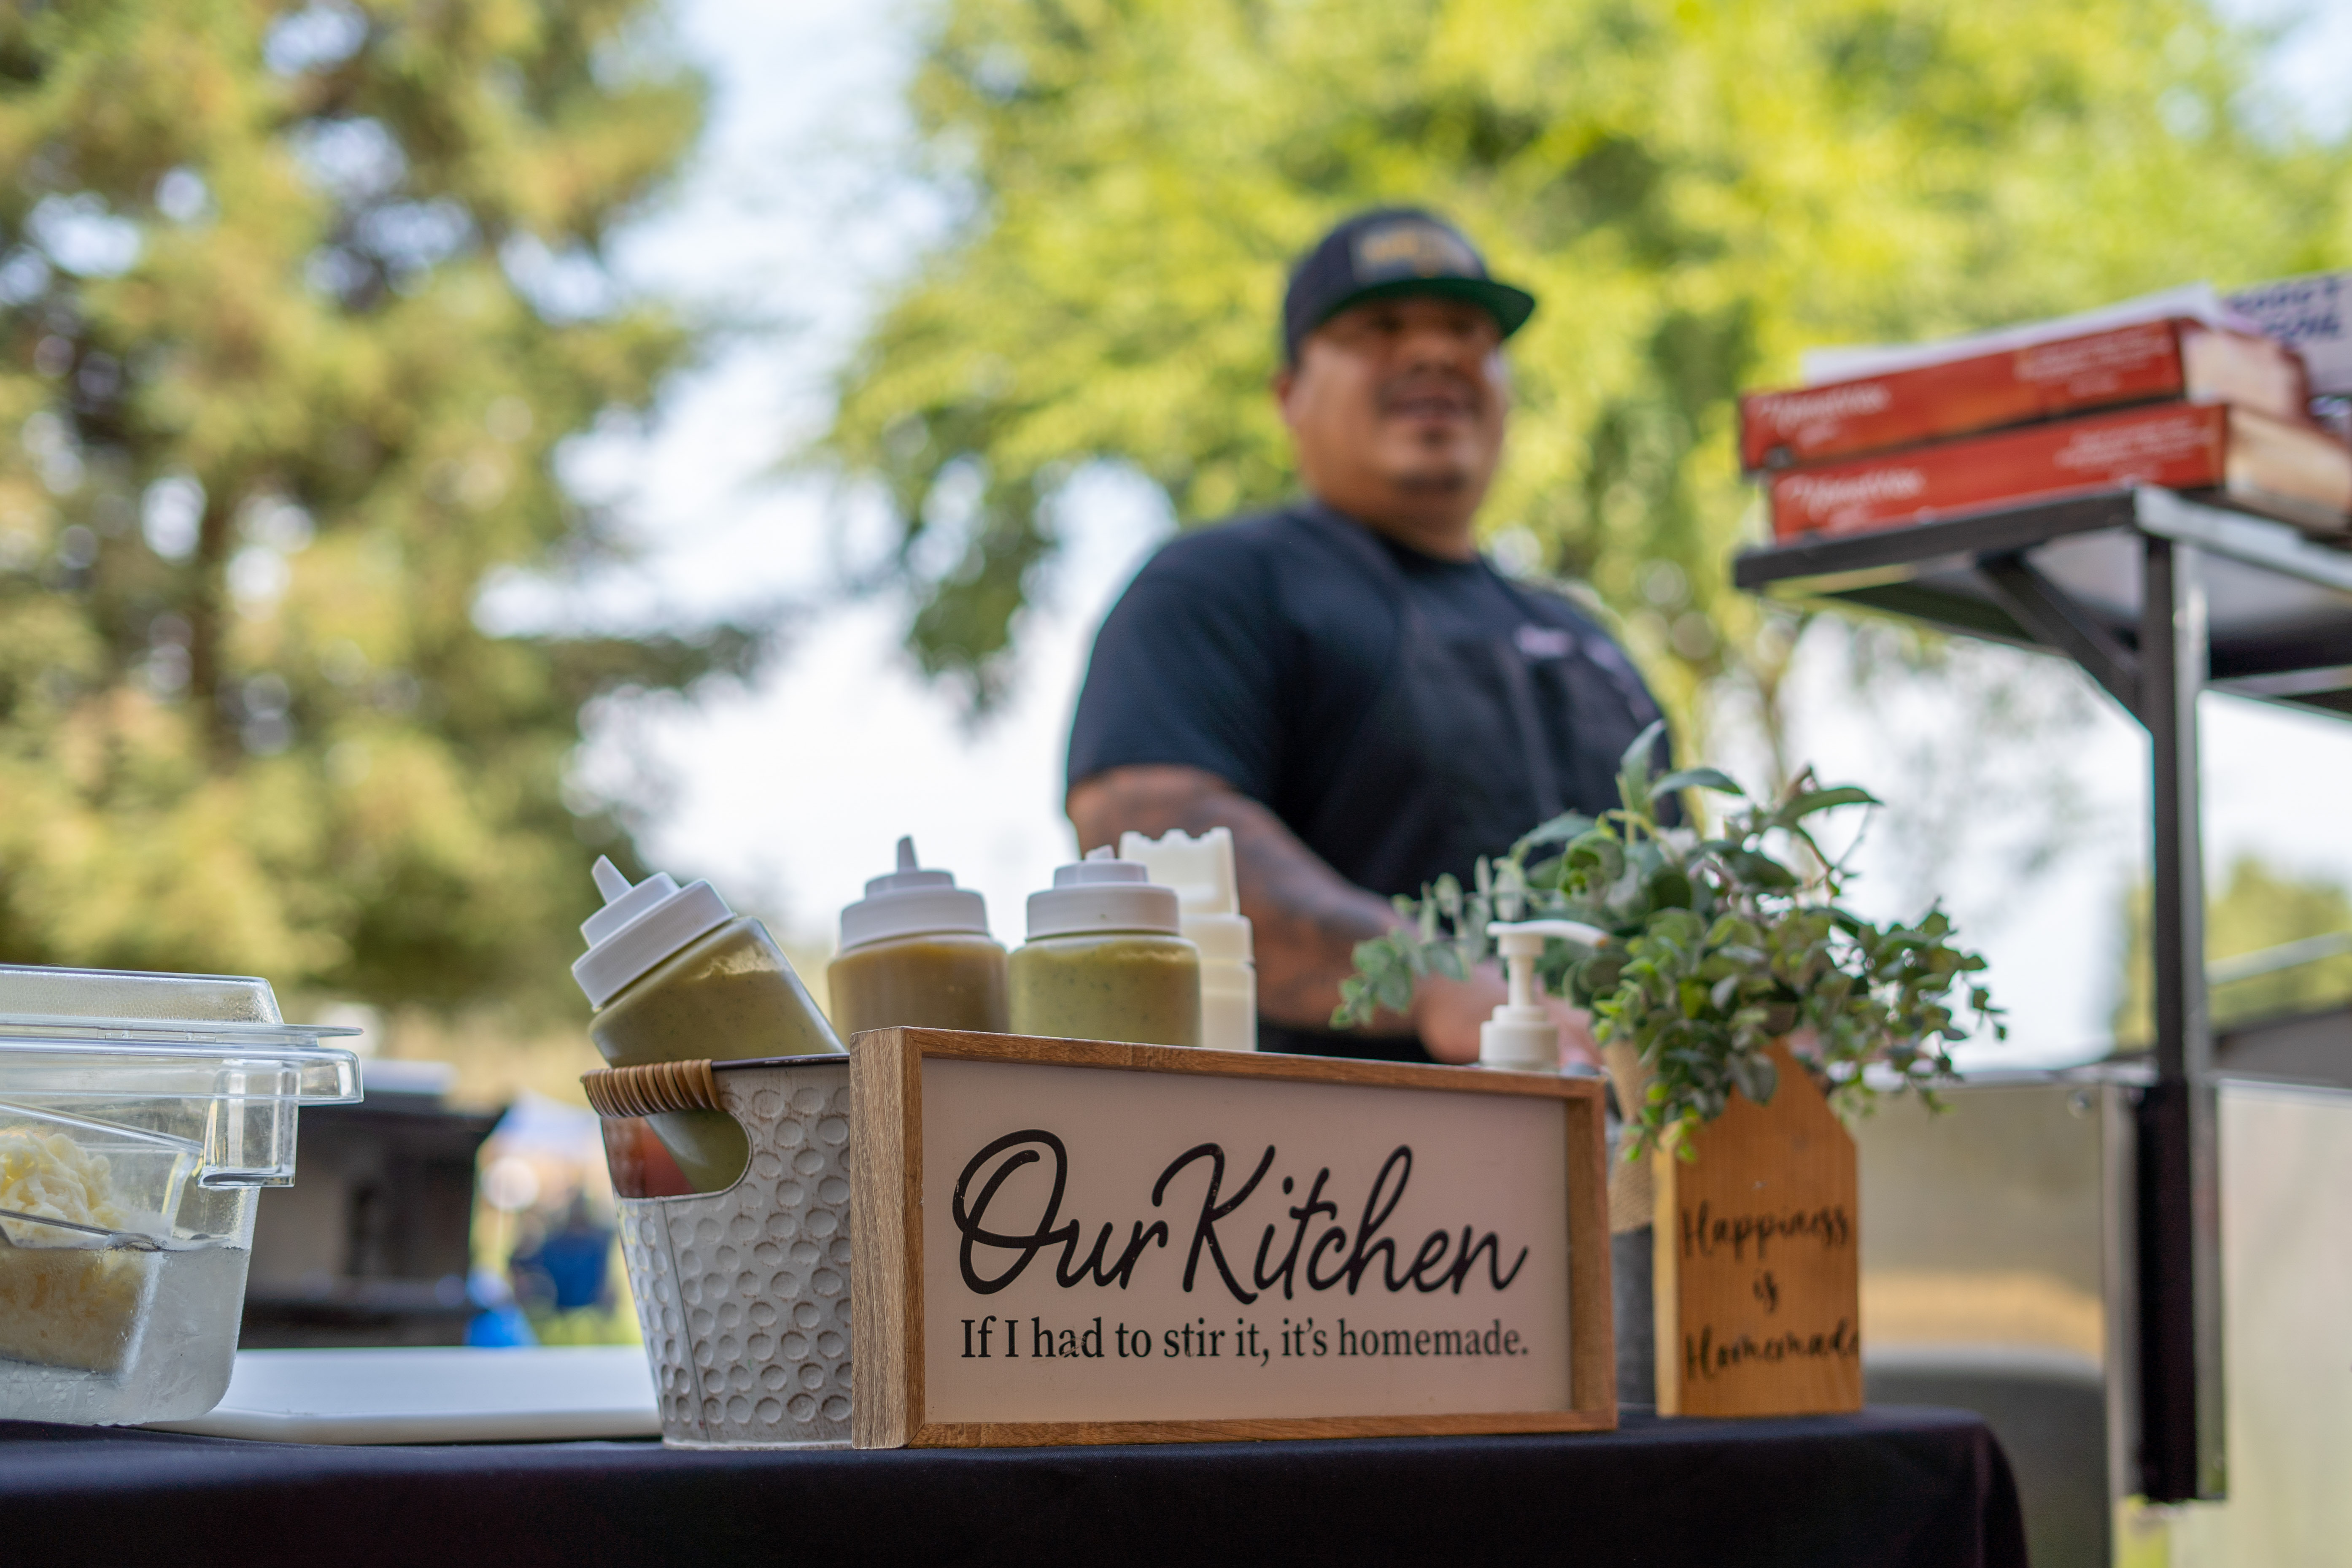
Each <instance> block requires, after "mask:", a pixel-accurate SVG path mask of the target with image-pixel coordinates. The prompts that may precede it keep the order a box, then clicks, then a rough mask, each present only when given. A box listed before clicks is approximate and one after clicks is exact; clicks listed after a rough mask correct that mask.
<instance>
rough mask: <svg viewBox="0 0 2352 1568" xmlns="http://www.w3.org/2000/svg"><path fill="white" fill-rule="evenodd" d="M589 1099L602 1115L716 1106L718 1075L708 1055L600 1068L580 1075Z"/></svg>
mask: <svg viewBox="0 0 2352 1568" xmlns="http://www.w3.org/2000/svg"><path fill="white" fill-rule="evenodd" d="M580 1087H581V1088H583V1089H586V1090H587V1091H588V1103H589V1104H590V1105H593V1106H594V1107H595V1108H596V1114H597V1115H599V1116H604V1117H614V1118H619V1117H625V1116H654V1115H658V1114H659V1113H661V1112H662V1111H665V1110H720V1109H723V1108H722V1107H721V1106H720V1105H719V1079H718V1076H717V1075H716V1074H714V1073H713V1072H712V1071H711V1070H710V1061H709V1058H707V1057H706V1058H702V1059H701V1060H698V1061H690V1062H646V1063H645V1064H644V1065H643V1066H641V1067H633V1068H597V1069H596V1070H595V1071H594V1072H587V1073H582V1074H581V1075H580Z"/></svg>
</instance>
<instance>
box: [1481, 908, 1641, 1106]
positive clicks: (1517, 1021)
mask: <svg viewBox="0 0 2352 1568" xmlns="http://www.w3.org/2000/svg"><path fill="white" fill-rule="evenodd" d="M1486 934H1487V935H1488V936H1491V937H1493V938H1494V939H1495V945H1496V947H1497V948H1499V949H1500V950H1501V951H1502V954H1503V967H1504V972H1505V974H1506V976H1507V979H1508V982H1509V984H1510V988H1511V992H1510V996H1509V999H1508V1000H1507V1001H1506V1002H1504V1004H1503V1005H1501V1006H1499V1007H1497V1008H1496V1009H1495V1015H1494V1016H1493V1017H1491V1018H1489V1019H1487V1020H1486V1023H1484V1024H1482V1025H1480V1026H1479V1027H1478V1065H1479V1066H1480V1067H1486V1068H1510V1069H1512V1070H1513V1071H1516V1072H1558V1071H1559V1029H1558V1028H1556V1027H1555V1026H1553V1024H1552V1021H1551V1015H1550V1014H1549V1013H1548V1012H1546V1011H1545V1010H1544V1005H1543V992H1542V988H1541V987H1540V986H1539V985H1538V984H1537V982H1536V960H1537V959H1538V958H1541V957H1542V956H1543V950H1544V943H1545V942H1547V941H1549V939H1551V938H1553V937H1559V938H1560V939H1562V940H1563V941H1567V942H1582V943H1583V944H1584V945H1585V946H1587V947H1599V946H1600V945H1601V943H1603V942H1607V941H1608V940H1609V933H1608V932H1607V931H1601V930H1600V929H1598V928H1597V927H1594V926H1589V925H1585V924H1582V923H1581V922H1580V921H1496V922H1495V923H1494V924H1492V925H1490V926H1488V927H1487V928H1486Z"/></svg>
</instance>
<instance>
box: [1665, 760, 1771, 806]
mask: <svg viewBox="0 0 2352 1568" xmlns="http://www.w3.org/2000/svg"><path fill="white" fill-rule="evenodd" d="M1682 789H1711V790H1717V791H1720V792H1721V793H1722V794H1725V795H1747V793H1748V792H1747V791H1746V790H1744V789H1741V788H1740V787H1739V785H1738V784H1737V783H1735V782H1734V781H1733V779H1732V777H1731V775H1730V774H1729V773H1725V772H1724V771H1723V770H1722V769H1721V768H1678V769H1676V770H1675V772H1673V773H1668V774H1666V775H1665V776H1664V778H1662V779H1659V780H1658V781H1657V782H1656V783H1654V784H1651V785H1650V796H1649V798H1650V799H1651V800H1653V801H1654V800H1656V799H1658V798H1659V797H1660V796H1661V795H1672V794H1674V793H1675V791H1676V790H1682Z"/></svg>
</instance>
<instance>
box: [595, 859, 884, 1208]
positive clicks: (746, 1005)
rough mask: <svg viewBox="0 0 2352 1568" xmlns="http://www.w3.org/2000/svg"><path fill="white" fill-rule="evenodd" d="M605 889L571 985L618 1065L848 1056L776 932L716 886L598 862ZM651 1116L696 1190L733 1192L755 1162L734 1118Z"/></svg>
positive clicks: (599, 883) (599, 1044) (713, 1113)
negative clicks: (730, 903)
mask: <svg viewBox="0 0 2352 1568" xmlns="http://www.w3.org/2000/svg"><path fill="white" fill-rule="evenodd" d="M596 887H597V890H598V891H600V892H602V893H603V894H604V908H603V909H601V910H597V911H596V912H595V913H594V914H593V915H590V916H589V917H588V919H587V920H586V921H583V923H582V925H581V927H580V934H581V935H583V936H584V937H586V938H587V939H588V951H587V952H585V953H583V954H582V955H581V956H580V957H579V958H578V959H577V960H575V961H574V962H573V963H572V978H573V979H574V980H577V981H578V982H579V983H580V989H581V990H583V991H584V992H586V993H587V994H588V1005H590V1006H592V1007H593V1008H595V1009H596V1015H595V1016H594V1017H593V1018H591V1019H590V1020H589V1021H588V1035H589V1037H590V1038H591V1039H593V1040H594V1041H595V1042H596V1048H597V1049H598V1050H600V1051H602V1052H603V1053H604V1059H605V1060H606V1061H608V1062H610V1063H612V1064H613V1066H614V1067H616V1068H623V1067H637V1066H640V1065H642V1064H644V1063H646V1062H675V1061H692V1060H694V1059H696V1058H710V1059H712V1060H714V1061H738V1060H741V1059H743V1058H747V1057H812V1056H823V1055H825V1054H826V1053H829V1052H838V1051H839V1050H840V1049H841V1041H840V1040H839V1039H838V1038H837V1037H835V1035H834V1032H833V1026H831V1025H830V1024H827V1023H826V1022H825V1021H824V1014H823V1013H821V1012H819V1011H818V1010H817V1005H816V1003H815V1001H814V1000H813V999H812V998H811V997H810V995H809V994H808V989H807V987H805V986H803V984H801V977H800V976H799V975H797V974H795V973H793V966H792V964H791V963H789V962H788V961H787V960H786V959H785V957H784V955H783V952H782V950H781V949H780V948H778V947H777V946H776V943H775V939H774V938H772V937H771V936H770V935H769V934H768V928H767V927H765V926H763V925H761V923H760V922H759V921H755V920H752V919H751V918H749V917H748V916H742V915H738V914H737V913H736V912H735V911H734V910H730V909H729V908H728V907H727V900H724V899H722V898H720V897H719V894H718V892H717V890H716V889H713V888H712V887H711V885H710V884H709V883H708V882H693V883H689V884H688V885H687V886H686V887H683V888H681V887H679V886H678V885H677V882H675V881H673V880H672V879H670V877H669V876H668V875H667V873H665V872H659V871H656V873H654V875H652V876H650V877H647V878H646V879H645V880H644V881H642V882H639V883H638V884H636V886H635V887H631V886H630V885H629V879H628V878H627V877H625V876H624V875H622V873H621V869H620V868H619V867H617V866H615V865H614V864H613V862H612V861H611V860H609V859H599V860H598V861H597V862H596ZM646 1121H648V1122H650V1123H651V1124H652V1126H653V1130H654V1135H655V1136H656V1137H657V1138H659V1139H660V1140H661V1141H662V1143H663V1145H664V1146H665V1147H666V1148H667V1149H668V1150H669V1152H670V1153H671V1154H672V1155H674V1156H676V1158H677V1165H678V1169H679V1170H680V1171H682V1172H683V1173H685V1175H686V1179H687V1180H688V1181H689V1182H691V1183H692V1184H694V1190H695V1191H697V1192H699V1193H715V1192H722V1191H724V1190H725V1189H727V1188H728V1187H730V1186H732V1185H734V1184H735V1179H736V1178H737V1177H738V1176H740V1175H741V1174H742V1173H743V1166H744V1163H746V1162H747V1161H748V1160H749V1159H750V1158H751V1145H750V1143H749V1142H747V1141H746V1140H745V1139H744V1136H743V1129H742V1128H741V1127H740V1126H739V1125H738V1124H737V1123H736V1121H735V1119H734V1118H733V1117H731V1116H729V1115H727V1114H726V1113H725V1112H724V1111H719V1110H682V1111H667V1112H664V1113H663V1114H661V1115H658V1116H649V1117H647V1118H646Z"/></svg>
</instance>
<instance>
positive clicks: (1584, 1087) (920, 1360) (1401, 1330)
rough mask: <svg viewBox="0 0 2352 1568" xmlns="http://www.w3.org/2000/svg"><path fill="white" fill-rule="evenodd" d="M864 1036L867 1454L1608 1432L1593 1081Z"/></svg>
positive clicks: (856, 1416)
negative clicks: (982, 1448) (894, 1450)
mask: <svg viewBox="0 0 2352 1568" xmlns="http://www.w3.org/2000/svg"><path fill="white" fill-rule="evenodd" d="M849 1049H850V1081H851V1104H852V1131H851V1142H850V1170H851V1180H852V1197H851V1204H850V1216H851V1217H850V1225H851V1245H852V1248H853V1254H852V1255H853V1257H854V1258H855V1259H856V1283H855V1286H854V1288H853V1289H852V1292H851V1313H852V1318H853V1321H854V1324H855V1345H854V1352H855V1356H856V1394H855V1397H854V1399H853V1401H852V1406H853V1414H852V1424H853V1427H854V1436H855V1441H856V1445H857V1447H861V1448H889V1447H908V1446H912V1447H972V1446H994V1445H1018V1444H1035V1443H1149V1442H1177V1441H1198V1440H1202V1439H1215V1438H1262V1437H1328V1436H1382V1435H1392V1434H1407V1433H1454V1432H1562V1431H1578V1430H1584V1429H1590V1428H1607V1427H1612V1426H1615V1425H1616V1421H1617V1397H1616V1372H1615V1365H1614V1361H1613V1355H1612V1330H1611V1321H1610V1298H1609V1234H1608V1216H1607V1207H1606V1196H1605V1187H1604V1171H1605V1165H1604V1162H1605V1153H1604V1150H1603V1144H1602V1131H1601V1086H1600V1084H1599V1082H1598V1081H1597V1080H1592V1079H1556V1078H1549V1077H1538V1076H1534V1075H1530V1074H1521V1073H1497V1072H1480V1071H1467V1070H1464V1069H1462V1068H1430V1067H1402V1066H1391V1065H1387V1064H1381V1063H1370V1062H1346V1061H1330V1060H1324V1059H1321V1058H1308V1057H1281V1056H1258V1055H1251V1054H1244V1053H1240V1052H1227V1051H1209V1050H1175V1049H1168V1048H1163V1047H1156V1046H1122V1045H1107V1044H1100V1043H1097V1042H1091V1041H1083V1040H1041V1039H1026V1038H1021V1037H1013V1036H1003V1035H969V1034H956V1033H950V1032H946V1031H939V1030H929V1029H882V1030H877V1031H874V1032H873V1033H870V1034H865V1035H860V1036H858V1037H856V1039H854V1040H852V1041H851V1042H850V1047H849Z"/></svg>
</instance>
